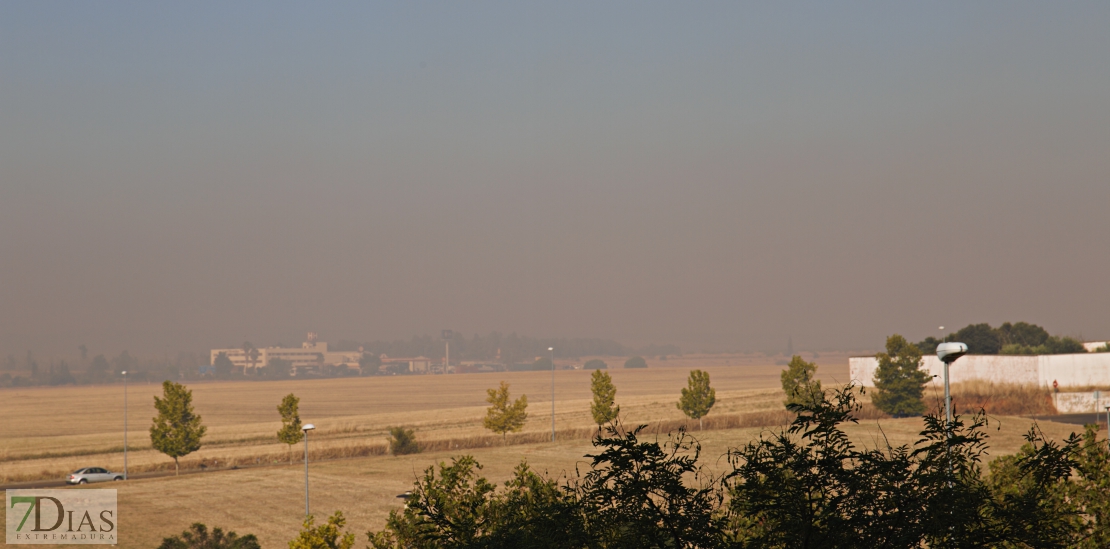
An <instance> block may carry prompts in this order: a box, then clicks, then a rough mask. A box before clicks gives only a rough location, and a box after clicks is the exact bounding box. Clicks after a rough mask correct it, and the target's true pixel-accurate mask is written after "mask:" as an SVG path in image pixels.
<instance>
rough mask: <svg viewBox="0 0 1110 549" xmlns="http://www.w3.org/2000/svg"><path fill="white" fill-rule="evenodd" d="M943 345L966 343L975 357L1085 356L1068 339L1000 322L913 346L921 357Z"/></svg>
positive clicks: (1025, 325) (1077, 344) (1029, 326)
mask: <svg viewBox="0 0 1110 549" xmlns="http://www.w3.org/2000/svg"><path fill="white" fill-rule="evenodd" d="M946 341H959V342H961V343H966V344H967V348H968V352H970V353H971V354H975V355H999V354H1001V355H1060V354H1069V353H1085V352H1087V349H1086V348H1084V347H1083V344H1082V343H1081V342H1080V341H1079V340H1077V339H1075V338H1071V337H1066V336H1054V335H1051V334H1049V333H1048V330H1045V329H1044V328H1042V327H1040V326H1038V325H1036V324H1030V323H1028V322H1015V323H1009V322H1004V323H1002V325H1001V326H999V327H997V328H994V327H991V325H990V324H987V323H982V324H968V325H967V326H964V327H963V328H960V329H959V330H958V331H956V332H953V333H951V334H948V335H947V336H945V337H944V338H943V339H937V338H935V337H927V338H925V339H924V340H922V341H920V342H918V343H917V344H916V345H917V347H918V349H919V350H920V351H921V352H922V353H923V354H927V355H928V354H933V353H935V352H936V350H937V345H939V344H941V343H944V342H946Z"/></svg>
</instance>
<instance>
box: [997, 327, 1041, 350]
mask: <svg viewBox="0 0 1110 549" xmlns="http://www.w3.org/2000/svg"><path fill="white" fill-rule="evenodd" d="M996 331H997V332H998V335H999V339H1000V340H1001V341H1002V345H1003V346H1006V345H1021V346H1023V347H1036V346H1038V345H1044V342H1045V341H1046V340H1048V338H1049V337H1051V336H1049V334H1048V330H1045V329H1044V328H1042V327H1040V326H1037V325H1036V324H1030V323H1028V322H1016V323H1013V324H1010V323H1009V322H1003V323H1002V325H1001V326H999V327H998V329H997V330H996Z"/></svg>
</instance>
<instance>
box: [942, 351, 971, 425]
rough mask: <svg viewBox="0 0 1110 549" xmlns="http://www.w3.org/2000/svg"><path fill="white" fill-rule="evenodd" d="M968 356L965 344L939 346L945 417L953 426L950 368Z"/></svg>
mask: <svg viewBox="0 0 1110 549" xmlns="http://www.w3.org/2000/svg"><path fill="white" fill-rule="evenodd" d="M966 354H967V345H964V344H963V343H955V342H949V343H941V344H940V345H937V358H939V359H940V360H941V362H943V363H944V417H945V419H946V421H947V422H948V424H949V425H951V424H952V393H951V392H950V391H949V390H948V366H950V365H951V364H952V363H953V362H956V359H957V358H960V357H961V356H964V355H966Z"/></svg>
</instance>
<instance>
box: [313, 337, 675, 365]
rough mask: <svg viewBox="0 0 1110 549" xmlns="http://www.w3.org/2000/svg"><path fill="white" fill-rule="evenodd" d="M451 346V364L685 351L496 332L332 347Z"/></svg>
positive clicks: (424, 349) (377, 351) (436, 349)
mask: <svg viewBox="0 0 1110 549" xmlns="http://www.w3.org/2000/svg"><path fill="white" fill-rule="evenodd" d="M446 341H450V343H451V361H452V362H454V361H456V360H484V361H490V362H496V363H499V364H517V363H531V362H532V361H534V360H535V359H536V357H544V356H547V355H548V353H549V351H548V350H547V349H548V348H549V347H553V348H554V349H555V351H554V352H555V358H578V357H583V356H599V355H600V356H631V355H645V356H664V355H680V354H682V350H681V349H679V348H678V347H677V346H675V345H669V344H668V345H647V346H644V347H629V346H626V345H623V344H621V343H619V342H617V341H613V340H612V339H597V338H569V339H568V338H533V337H528V336H521V335H517V334H516V333H512V334H509V335H503V334H501V333H498V332H492V333H490V334H489V335H485V336H481V335H478V334H475V335H474V336H473V337H470V338H467V337H466V336H464V335H462V334H458V333H453V334H452V337H451V339H450V340H444V339H442V338H439V337H434V336H430V335H423V336H413V337H412V338H410V339H408V340H404V339H395V340H393V341H381V340H378V341H370V342H366V343H361V344H360V343H357V342H354V341H345V340H343V341H339V342H337V343H336V344H335V345H333V346H332V347H333V348H334V349H335V350H337V351H357V350H358V349H359V348H360V347H361V348H362V349H363V351H364V352H366V353H369V354H373V355H382V354H385V355H387V356H391V357H417V356H425V357H441V356H443V351H444V343H445V342H446Z"/></svg>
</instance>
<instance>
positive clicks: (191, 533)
mask: <svg viewBox="0 0 1110 549" xmlns="http://www.w3.org/2000/svg"><path fill="white" fill-rule="evenodd" d="M261 547H262V546H261V545H259V544H258V538H256V537H255V536H254V534H247V535H245V536H243V537H239V535H238V534H236V533H235V532H228V533H226V534H225V533H224V531H223V530H222V529H220V528H219V527H217V528H213V529H212V532H211V533H209V532H208V527H207V526H205V525H203V524H201V523H199V522H196V523H193V525H192V526H190V527H189V529H188V530H186V531H184V532H182V533H181V534H180V535H177V536H173V537H169V538H164V539H162V544H161V545H159V546H158V549H261Z"/></svg>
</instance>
